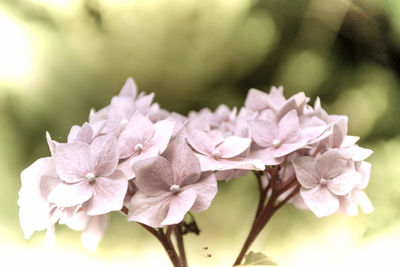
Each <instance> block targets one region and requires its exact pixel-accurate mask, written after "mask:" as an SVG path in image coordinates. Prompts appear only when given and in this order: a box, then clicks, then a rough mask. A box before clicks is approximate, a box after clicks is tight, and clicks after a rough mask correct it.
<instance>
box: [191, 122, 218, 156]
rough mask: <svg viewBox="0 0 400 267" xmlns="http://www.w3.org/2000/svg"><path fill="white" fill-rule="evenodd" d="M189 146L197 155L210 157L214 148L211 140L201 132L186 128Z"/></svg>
mask: <svg viewBox="0 0 400 267" xmlns="http://www.w3.org/2000/svg"><path fill="white" fill-rule="evenodd" d="M186 132H187V133H188V135H187V139H188V142H189V144H190V145H191V146H192V147H193V148H194V149H195V150H196V151H197V152H199V153H201V154H203V155H208V156H211V155H212V153H213V152H214V149H215V146H214V142H213V140H212V139H211V138H210V137H209V136H208V135H207V134H206V133H205V132H203V131H201V130H197V129H190V128H187V129H186Z"/></svg>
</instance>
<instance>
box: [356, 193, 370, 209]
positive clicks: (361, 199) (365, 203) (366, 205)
mask: <svg viewBox="0 0 400 267" xmlns="http://www.w3.org/2000/svg"><path fill="white" fill-rule="evenodd" d="M356 197H357V200H358V204H359V205H360V207H361V209H362V211H363V212H364V213H365V214H369V213H371V212H373V211H374V206H373V205H372V203H371V201H370V200H369V198H368V196H367V194H365V193H364V192H363V191H361V190H359V191H357V196H356Z"/></svg>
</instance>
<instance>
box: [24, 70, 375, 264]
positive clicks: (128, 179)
mask: <svg viewBox="0 0 400 267" xmlns="http://www.w3.org/2000/svg"><path fill="white" fill-rule="evenodd" d="M153 98H154V94H153V93H152V94H149V95H146V94H144V93H141V94H138V92H137V87H136V84H135V83H134V81H133V79H131V78H128V80H127V81H126V83H125V85H124V86H123V88H122V90H121V92H120V93H119V95H117V96H114V97H113V98H112V99H111V102H110V104H109V105H108V106H106V107H104V108H102V109H100V110H99V111H95V110H91V111H90V115H89V119H88V122H85V123H84V124H83V125H82V126H73V127H72V128H71V130H70V132H69V134H68V138H67V142H66V143H59V142H56V141H54V140H52V139H51V137H50V135H49V134H48V133H46V138H47V142H48V145H49V150H50V156H49V157H46V158H41V159H38V160H37V161H36V162H34V163H33V164H32V165H31V166H29V167H28V168H26V169H25V170H24V171H22V173H21V182H22V186H21V190H20V192H19V199H18V204H19V206H20V212H19V216H20V223H21V227H22V229H23V231H24V234H25V237H26V238H30V236H31V235H32V234H33V232H34V231H41V230H45V229H47V234H46V242H50V243H51V242H53V241H54V240H55V239H54V225H55V224H56V223H57V222H58V223H60V224H66V225H67V226H69V227H70V228H72V229H74V230H80V231H82V242H83V244H84V245H85V246H86V247H87V248H88V249H89V250H91V251H93V250H95V248H96V246H97V243H98V242H99V241H100V239H101V237H102V235H103V233H104V231H105V230H106V226H107V214H108V213H109V212H111V211H122V212H123V213H125V214H126V217H127V220H128V221H133V222H138V223H140V224H141V225H143V226H144V227H146V228H147V229H156V228H159V229H162V227H168V226H173V225H179V224H180V223H181V222H182V221H183V220H184V217H185V214H186V213H188V212H189V211H193V212H201V211H204V210H206V209H207V208H208V207H209V206H210V204H211V202H212V200H213V198H214V197H215V195H216V193H217V180H224V181H229V180H230V179H232V178H234V177H241V176H244V175H245V174H247V173H248V172H249V171H253V172H254V173H255V174H256V177H257V179H258V182H259V189H260V202H259V206H258V209H257V214H256V218H255V223H254V225H253V227H252V231H251V233H250V236H252V237H250V238H249V242H248V243H249V244H251V242H252V240H251V239H254V238H255V236H256V235H257V234H258V233H259V232H260V231H261V229H262V228H263V227H264V226H265V224H266V222H267V221H268V220H269V217H270V216H272V214H273V213H274V211H275V210H277V209H278V208H279V207H281V206H282V205H283V204H285V203H286V202H291V203H292V204H293V205H295V206H296V207H298V208H302V209H309V210H311V211H312V212H313V213H315V215H316V216H318V217H322V216H327V215H330V214H332V213H335V212H337V211H339V212H343V213H345V214H347V215H356V214H357V212H358V205H360V207H361V209H362V210H363V211H364V212H366V213H369V212H371V211H372V210H373V206H372V204H371V203H370V201H369V199H368V197H367V196H366V194H365V193H364V192H363V191H362V190H363V189H364V188H365V187H366V186H367V184H368V181H369V176H370V170H371V164H369V163H368V162H365V161H364V160H365V159H366V158H368V157H369V156H370V155H371V153H372V151H371V150H369V149H365V148H361V147H359V146H358V145H357V144H356V142H357V141H358V139H359V138H358V137H355V136H349V135H347V122H348V118H347V117H346V116H339V115H328V114H327V112H326V111H325V110H324V109H323V108H322V107H321V105H320V100H319V98H317V99H316V101H315V103H314V106H310V105H309V104H308V103H309V100H310V99H309V98H308V97H306V96H305V95H304V93H298V94H296V95H294V96H292V97H290V98H288V99H286V98H285V97H284V96H283V88H282V87H278V88H277V87H272V88H271V90H270V92H269V93H265V92H262V91H259V90H257V89H250V91H249V92H248V95H247V98H246V100H245V103H244V107H242V108H240V109H239V110H237V109H236V108H233V109H232V110H231V109H229V108H228V107H227V106H225V105H220V106H219V107H218V108H217V109H216V110H215V112H213V111H211V110H210V109H207V108H205V109H202V110H200V111H199V112H195V111H192V112H190V113H189V114H188V116H183V115H180V114H177V113H174V112H168V111H166V110H164V109H161V108H160V106H159V105H158V104H157V103H153ZM267 199H269V200H268V202H267V203H266V201H267ZM268 203H272V204H268ZM248 246H249V245H248ZM248 246H247V248H248ZM247 248H245V249H244V252H246V250H247ZM244 252H243V253H244ZM243 253H242V254H243ZM181 257H182V255H181ZM242 258H243V255H242V256H241V257H238V259H237V261H236V264H240V262H241V260H242ZM171 260H172V259H171ZM172 261H173V260H172ZM182 266H184V264H182Z"/></svg>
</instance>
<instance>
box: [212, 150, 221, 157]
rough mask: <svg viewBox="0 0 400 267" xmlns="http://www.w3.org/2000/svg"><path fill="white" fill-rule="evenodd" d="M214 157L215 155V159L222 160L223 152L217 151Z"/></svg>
mask: <svg viewBox="0 0 400 267" xmlns="http://www.w3.org/2000/svg"><path fill="white" fill-rule="evenodd" d="M212 155H213V157H214V159H220V158H221V152H219V150H218V149H216V150H215V151H214V152H213V154H212Z"/></svg>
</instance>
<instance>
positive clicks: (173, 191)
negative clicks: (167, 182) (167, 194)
mask: <svg viewBox="0 0 400 267" xmlns="http://www.w3.org/2000/svg"><path fill="white" fill-rule="evenodd" d="M179 190H181V187H180V186H179V185H177V184H173V185H171V187H170V188H169V191H171V192H172V193H173V194H177V193H178V192H179Z"/></svg>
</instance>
